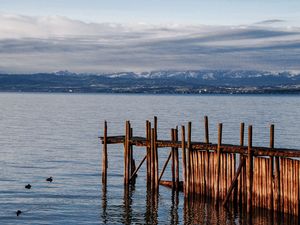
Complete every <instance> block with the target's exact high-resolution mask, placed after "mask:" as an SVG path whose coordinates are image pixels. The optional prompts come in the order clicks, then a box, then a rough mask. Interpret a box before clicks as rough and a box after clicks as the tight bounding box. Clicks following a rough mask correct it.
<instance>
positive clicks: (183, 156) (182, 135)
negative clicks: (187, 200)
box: [181, 126, 186, 193]
mask: <svg viewBox="0 0 300 225" xmlns="http://www.w3.org/2000/svg"><path fill="white" fill-rule="evenodd" d="M181 149H182V180H183V191H184V193H185V191H186V187H185V185H186V152H185V127H184V126H181Z"/></svg>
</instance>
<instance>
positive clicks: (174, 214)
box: [170, 190, 179, 224]
mask: <svg viewBox="0 0 300 225" xmlns="http://www.w3.org/2000/svg"><path fill="white" fill-rule="evenodd" d="M178 204H179V192H178V191H175V190H172V199H171V210H170V218H171V220H170V224H179V218H178Z"/></svg>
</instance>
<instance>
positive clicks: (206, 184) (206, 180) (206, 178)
mask: <svg viewBox="0 0 300 225" xmlns="http://www.w3.org/2000/svg"><path fill="white" fill-rule="evenodd" d="M204 127H205V143H206V144H209V127H208V117H207V116H205V117H204ZM209 162H210V153H209V149H207V150H206V163H205V164H206V168H204V169H205V172H204V193H207V195H208V196H209V195H210V191H211V190H210V189H211V187H210V179H211V178H210V177H209V175H208V174H209V171H210V165H209V164H210V163H209Z"/></svg>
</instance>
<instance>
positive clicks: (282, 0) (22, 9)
mask: <svg viewBox="0 0 300 225" xmlns="http://www.w3.org/2000/svg"><path fill="white" fill-rule="evenodd" d="M0 2H1V9H0V11H1V12H4V13H13V14H22V15H30V16H52V15H60V16H66V17H69V18H72V19H79V20H83V21H88V22H117V23H123V22H127V23H136V22H139V23H142V22H145V23H154V24H157V23H193V24H195V23H196V24H209V25H220V24H222V25H236V24H249V23H255V22H258V21H262V20H270V19H282V20H286V21H288V22H289V24H292V25H296V24H299V23H300V13H299V12H300V1H299V0H263V1H262V0H251V1H243V0H219V1H216V0H206V1H201V0H105V1H102V0H25V1H23V0H1V1H0Z"/></svg>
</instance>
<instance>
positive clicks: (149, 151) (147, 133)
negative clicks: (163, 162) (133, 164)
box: [146, 120, 151, 183]
mask: <svg viewBox="0 0 300 225" xmlns="http://www.w3.org/2000/svg"><path fill="white" fill-rule="evenodd" d="M150 140H151V123H150V122H149V120H147V121H146V141H147V142H148V143H150ZM146 152H147V183H150V181H151V149H150V147H149V146H148V145H147V146H146Z"/></svg>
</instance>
